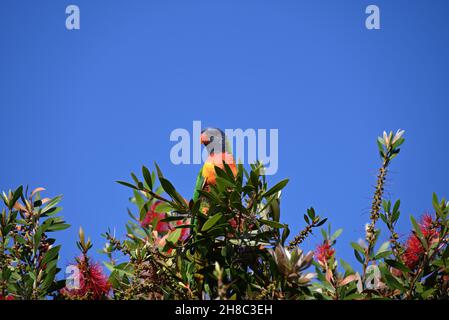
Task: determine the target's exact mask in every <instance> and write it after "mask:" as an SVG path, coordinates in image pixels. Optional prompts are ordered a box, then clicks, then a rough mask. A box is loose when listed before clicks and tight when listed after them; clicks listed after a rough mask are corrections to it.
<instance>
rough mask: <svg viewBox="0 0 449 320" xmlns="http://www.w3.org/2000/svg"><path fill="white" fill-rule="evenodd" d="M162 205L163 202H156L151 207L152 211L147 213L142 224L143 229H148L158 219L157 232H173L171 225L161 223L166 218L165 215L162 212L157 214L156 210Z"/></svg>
mask: <svg viewBox="0 0 449 320" xmlns="http://www.w3.org/2000/svg"><path fill="white" fill-rule="evenodd" d="M161 204H162V201H156V202H155V203H153V204H152V205H151V208H150V210H149V211H148V212H147V214H146V216H145V218H144V219H143V220H142V221H141V222H140V225H141V226H142V227H143V228H146V227H148V226H149V225H152V224H153V222H154V219H156V221H157V222H156V227H155V230H156V231H157V232H167V231H169V230H171V228H170V223H168V222H163V221H161V220H162V219H164V218H165V217H166V214H165V213H162V212H156V208H157V207H158V206H159V205H161Z"/></svg>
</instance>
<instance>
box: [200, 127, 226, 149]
mask: <svg viewBox="0 0 449 320" xmlns="http://www.w3.org/2000/svg"><path fill="white" fill-rule="evenodd" d="M201 144H204V146H205V147H206V149H207V151H208V152H209V154H213V153H218V152H223V153H224V152H225V151H226V136H225V134H224V132H223V131H221V130H220V129H217V128H206V129H204V130H202V131H201Z"/></svg>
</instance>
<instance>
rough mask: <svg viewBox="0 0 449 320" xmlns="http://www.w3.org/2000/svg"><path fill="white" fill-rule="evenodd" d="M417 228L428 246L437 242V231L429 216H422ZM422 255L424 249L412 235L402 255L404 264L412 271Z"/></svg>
mask: <svg viewBox="0 0 449 320" xmlns="http://www.w3.org/2000/svg"><path fill="white" fill-rule="evenodd" d="M419 227H420V229H421V233H422V234H423V236H424V238H425V239H426V241H428V243H429V245H431V244H433V243H435V241H438V237H439V231H438V229H437V228H436V227H435V225H434V221H433V218H432V216H430V215H429V214H426V215H424V216H423V217H422V218H421V221H420V223H419ZM424 253H425V249H424V247H423V245H422V244H421V241H420V240H419V238H418V237H417V236H416V235H415V234H414V233H412V234H411V235H410V236H409V238H408V239H407V241H406V243H405V252H404V254H403V255H402V260H403V262H404V264H405V265H406V266H407V267H409V268H410V269H414V268H415V267H416V265H417V264H418V262H419V260H420V259H421V258H422V256H423V255H424Z"/></svg>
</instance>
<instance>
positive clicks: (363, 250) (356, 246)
mask: <svg viewBox="0 0 449 320" xmlns="http://www.w3.org/2000/svg"><path fill="white" fill-rule="evenodd" d="M351 247H352V248H354V250H356V251H358V252H360V253H362V254H365V249H363V248H362V247H361V246H360V245H359V244H358V243H357V242H351Z"/></svg>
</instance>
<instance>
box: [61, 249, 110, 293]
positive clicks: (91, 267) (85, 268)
mask: <svg viewBox="0 0 449 320" xmlns="http://www.w3.org/2000/svg"><path fill="white" fill-rule="evenodd" d="M76 266H77V267H78V270H79V273H78V275H79V287H78V288H68V287H65V288H63V289H62V290H61V291H60V292H61V294H62V295H63V296H65V297H67V298H69V299H89V300H100V299H103V298H105V297H106V296H107V295H108V293H109V291H110V289H111V284H110V283H109V282H108V278H107V276H106V275H105V274H104V273H103V269H102V267H101V266H100V264H98V263H92V262H91V261H90V259H88V258H86V257H81V258H79V259H77V265H76Z"/></svg>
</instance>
